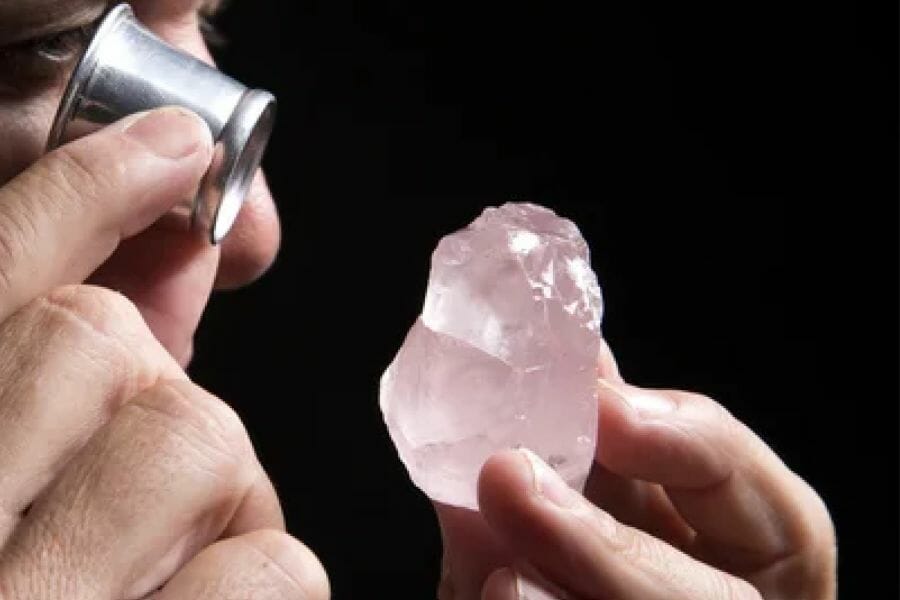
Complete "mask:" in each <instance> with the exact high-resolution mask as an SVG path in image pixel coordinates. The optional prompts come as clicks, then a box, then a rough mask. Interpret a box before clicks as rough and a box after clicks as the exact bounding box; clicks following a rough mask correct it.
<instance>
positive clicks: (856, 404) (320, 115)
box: [193, 0, 898, 598]
mask: <svg viewBox="0 0 900 600" xmlns="http://www.w3.org/2000/svg"><path fill="white" fill-rule="evenodd" d="M232 4H233V6H231V7H230V8H229V10H228V11H227V12H226V13H225V14H224V15H223V16H222V17H221V18H220V19H219V26H220V28H221V30H222V32H223V33H224V35H225V37H226V38H228V40H229V41H228V45H227V46H226V47H224V48H223V49H221V50H220V51H219V52H218V53H217V56H218V58H219V59H220V61H221V63H222V64H223V66H224V68H225V69H226V70H228V71H229V72H231V73H232V74H234V75H235V76H236V77H238V78H239V79H241V80H243V81H245V82H246V83H248V84H251V85H254V86H259V87H265V88H267V89H270V90H272V91H273V92H275V93H276V94H277V95H278V97H279V100H280V116H279V124H278V128H277V132H276V135H275V137H274V139H273V141H272V145H271V146H270V150H269V153H268V157H267V159H266V166H267V169H268V173H269V176H270V180H271V185H272V187H273V189H274V191H275V193H276V196H277V199H278V203H279V207H280V210H281V213H282V216H283V227H284V243H283V249H282V253H281V255H280V258H279V260H278V262H277V263H276V265H275V267H274V268H273V269H272V271H271V272H270V273H269V274H268V275H267V276H266V277H265V278H264V279H262V280H261V281H260V282H259V283H257V284H256V285H254V286H251V287H250V288H248V289H246V290H244V291H241V292H237V293H228V294H223V295H219V296H218V297H216V299H215V300H214V302H213V303H212V306H211V308H210V310H209V313H208V315H207V317H206V320H205V322H204V324H203V325H202V328H201V332H200V334H199V338H198V341H197V354H196V359H195V362H194V366H193V374H194V376H195V377H196V378H197V379H198V381H200V382H201V383H202V384H204V385H205V386H207V387H208V388H210V389H211V390H212V391H214V392H215V393H217V394H218V395H220V396H222V397H223V398H225V399H227V400H228V401H230V402H231V403H233V404H234V405H235V406H236V407H237V408H238V410H239V411H240V412H241V414H242V415H243V416H244V418H245V420H246V423H247V426H248V428H249V429H250V431H251V434H252V436H253V438H254V441H255V443H256V444H257V447H258V451H259V453H260V456H261V458H262V460H263V463H264V464H265V465H266V466H267V468H268V469H269V471H270V472H271V474H272V477H273V479H274V481H275V483H276V485H277V487H278V488H279V491H280V493H281V497H282V500H283V502H284V505H285V510H286V513H287V517H288V520H289V526H290V528H291V531H292V532H293V533H294V534H296V535H297V536H299V537H300V538H301V539H303V540H304V541H305V542H306V543H307V544H308V545H309V546H311V547H312V548H313V549H314V550H315V551H316V552H317V553H318V554H319V556H320V557H321V558H322V560H323V562H324V564H325V566H326V568H327V569H328V571H329V573H330V576H331V580H332V586H333V591H334V597H335V598H405V597H410V598H429V597H433V595H434V589H435V583H436V581H437V576H438V566H439V557H440V544H439V538H438V534H437V529H436V525H435V523H434V519H433V516H432V513H431V510H430V506H429V504H428V503H427V501H426V500H425V499H424V498H423V497H422V495H421V494H419V493H418V492H417V491H416V490H415V489H414V488H413V487H412V486H411V485H410V484H409V482H408V479H407V477H406V474H405V471H404V470H403V468H402V466H401V465H400V463H399V461H398V459H397V457H396V455H395V453H394V450H393V447H392V446H391V445H390V442H389V439H388V437H387V434H386V431H385V429H384V427H383V425H382V422H381V417H380V413H379V411H378V407H377V386H378V378H379V376H380V374H381V372H382V371H383V370H384V368H385V367H386V366H387V364H388V363H389V362H390V360H391V359H392V357H393V355H394V353H395V352H396V350H397V348H398V347H399V345H400V344H401V342H402V340H403V337H404V335H405V332H406V330H407V328H408V327H409V325H410V324H411V323H412V321H413V320H414V319H415V316H416V314H417V313H418V310H419V308H420V306H421V301H422V298H423V295H424V291H425V283H426V277H427V272H428V264H429V262H428V261H429V254H430V252H431V250H432V249H433V247H434V245H435V243H436V242H437V240H438V239H439V237H440V236H442V235H443V234H445V233H448V232H450V231H452V230H454V229H456V228H459V227H461V226H463V225H465V224H467V223H468V222H469V221H471V220H472V219H473V218H474V217H475V216H476V215H477V214H478V213H479V212H480V210H481V209H482V208H483V207H484V206H485V205H493V204H499V203H502V202H505V201H507V200H530V201H534V202H538V203H542V204H545V205H548V206H550V207H553V208H555V209H556V210H557V211H558V212H560V213H561V214H563V215H565V216H568V217H570V218H572V219H573V220H574V221H575V222H576V223H577V224H579V226H580V227H581V228H582V231H583V233H584V234H585V237H586V238H587V239H588V240H589V242H590V244H591V246H592V249H593V264H594V267H595V269H596V271H597V272H598V275H599V277H600V281H601V284H602V286H603V288H604V293H605V298H606V302H607V313H606V318H605V333H606V336H607V338H608V339H609V341H610V344H611V345H612V347H613V350H614V351H615V353H616V355H617V357H618V359H619V362H620V364H621V367H622V369H623V372H624V375H625V376H626V378H628V379H629V380H631V381H633V382H635V383H637V384H640V385H646V386H670V387H679V388H687V389H693V390H697V391H701V392H704V393H707V394H710V395H712V396H713V397H715V398H717V399H718V400H720V401H721V402H722V403H724V404H725V405H726V406H727V407H728V408H729V409H730V410H731V411H732V412H734V413H735V414H736V415H737V416H738V417H739V418H741V419H742V420H744V421H745V422H747V423H748V424H749V425H750V426H751V427H752V428H754V429H755V430H756V431H757V432H759V434H760V435H761V436H762V437H763V438H764V439H765V440H766V441H768V442H769V443H770V444H771V445H772V446H773V447H774V449H775V450H776V451H778V452H779V453H780V455H781V456H782V457H783V458H784V459H785V461H786V462H787V463H788V464H789V465H790V466H791V467H792V468H793V469H794V470H796V471H797V472H798V473H799V474H801V475H802V476H803V477H804V478H806V479H807V480H808V481H810V482H811V483H812V485H813V486H814V487H815V488H816V489H817V490H818V491H819V492H820V493H821V495H822V496H823V497H824V498H825V500H826V502H827V504H828V506H829V508H830V509H831V511H832V514H833V517H834V520H835V522H836V524H837V529H838V536H839V548H840V569H841V588H842V592H843V593H842V596H843V597H847V598H854V597H863V596H862V594H863V591H864V590H876V589H877V590H878V597H890V596H894V597H896V585H897V576H896V573H897V565H898V560H897V558H898V557H897V533H898V521H897V513H898V510H897V509H898V494H897V491H898V489H897V488H898V486H897V482H898V479H897V474H898V464H897V456H898V453H897V435H896V431H897V423H898V388H897V381H898V369H897V367H898V354H897V332H898V321H897V312H898V295H897V281H898V277H897V275H898V264H897V257H898V246H897V223H898V214H897V190H896V177H897V176H896V165H897V118H896V116H897V115H896V107H897V93H896V92H897V90H896V87H897V86H896V74H897V65H896V50H895V34H896V23H897V18H896V15H888V16H881V15H869V14H866V9H864V8H863V7H844V8H841V9H837V8H830V7H825V6H824V5H818V6H816V7H815V8H809V9H807V8H806V7H801V6H799V5H794V4H791V3H783V2H777V3H776V2H757V3H748V4H746V5H733V4H732V3H721V2H720V3H717V4H715V5H703V6H700V5H695V6H692V7H691V6H684V5H682V3H667V4H665V5H662V6H656V5H652V4H649V3H646V2H625V3H574V4H573V3H550V2H534V3H531V4H529V3H522V2H517V3H513V2H506V1H499V2H491V3H476V2H465V1H463V2H453V3H427V2H413V1H411V0H407V1H392V2H356V3H352V2H347V1H344V0H328V1H322V2H274V1H269V2H263V1H257V2H250V1H243V2H233V3H232ZM894 8H895V9H896V6H895V7H894ZM867 22H874V23H875V26H874V27H866V26H865V24H866V23H867ZM892 592H893V593H892Z"/></svg>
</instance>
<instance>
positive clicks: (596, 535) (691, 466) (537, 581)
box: [435, 348, 837, 600]
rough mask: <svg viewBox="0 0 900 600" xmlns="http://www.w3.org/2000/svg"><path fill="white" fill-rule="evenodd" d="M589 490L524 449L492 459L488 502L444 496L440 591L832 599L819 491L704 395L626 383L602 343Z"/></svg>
mask: <svg viewBox="0 0 900 600" xmlns="http://www.w3.org/2000/svg"><path fill="white" fill-rule="evenodd" d="M599 375H600V378H599V380H598V389H599V401H600V414H601V417H602V419H601V427H602V433H601V434H600V435H599V436H598V437H599V440H600V441H599V445H598V448H597V454H596V459H595V464H594V467H593V469H592V473H591V475H590V477H589V479H588V482H587V485H586V489H585V492H584V493H583V494H582V493H579V492H578V491H576V490H573V489H571V488H570V487H569V486H568V485H566V483H565V482H564V481H563V480H562V479H561V478H560V477H559V476H558V475H557V474H556V473H555V471H553V469H552V468H550V467H549V466H547V465H546V464H545V463H544V462H543V461H542V460H541V459H540V458H539V457H537V456H536V455H534V454H532V453H531V452H529V451H528V450H522V451H508V452H502V453H500V454H498V455H495V456H493V457H492V458H491V459H490V460H488V462H487V463H486V464H485V466H484V467H483V468H482V471H481V475H480V478H479V482H478V502H479V508H480V512H479V513H474V512H471V511H466V510H462V509H457V508H452V507H449V506H443V505H436V506H435V508H436V511H437V515H438V519H439V521H440V523H441V530H442V533H443V538H444V548H445V553H444V575H443V579H442V581H441V585H440V588H439V591H438V597H439V598H440V599H441V600H450V599H456V600H460V599H468V598H473V599H475V598H482V599H483V600H518V599H529V600H533V599H539V600H543V599H585V600H586V599H598V600H606V599H615V600H631V599H634V600H638V599H640V600H655V599H657V598H658V599H659V600H680V599H684V600H688V599H690V600H714V599H722V598H733V599H735V600H761V599H766V600H770V599H771V600H774V599H781V598H791V599H805V600H833V599H834V598H835V597H836V594H837V578H836V559H837V549H836V544H835V533H834V527H833V524H832V522H831V518H830V516H829V514H828V511H827V509H826V507H825V505H824V503H823V502H822V500H821V499H820V498H819V496H818V495H817V494H816V493H815V491H814V490H813V489H812V488H811V487H810V486H809V485H807V483H806V482H804V481H803V480H802V479H800V478H799V477H798V476H797V475H796V474H794V473H793V472H791V470H790V469H788V468H787V467H786V466H785V465H784V463H783V462H782V461H781V460H780V459H779V458H778V457H777V456H776V455H775V453H774V452H772V450H771V449H769V448H768V447H767V446H766V445H765V444H764V443H763V442H762V440H760V439H759V438H758V437H757V436H756V435H755V434H754V433H753V432H752V431H750V429H748V428H747V427H746V426H745V425H743V424H742V423H740V422H738V421H737V420H736V419H735V418H734V417H733V416H731V415H730V414H729V413H728V412H727V411H726V410H725V409H724V408H723V407H722V406H720V405H719V404H717V403H716V402H714V401H713V400H711V399H710V398H707V397H705V396H702V395H699V394H694V393H690V392H681V391H674V390H648V389H641V388H638V387H635V386H631V385H629V384H627V383H625V382H624V381H623V380H622V378H621V376H620V375H619V371H618V368H617V367H616V364H615V361H614V359H613V356H612V353H611V352H610V351H609V349H608V348H605V350H604V352H603V356H602V359H601V362H600V366H599Z"/></svg>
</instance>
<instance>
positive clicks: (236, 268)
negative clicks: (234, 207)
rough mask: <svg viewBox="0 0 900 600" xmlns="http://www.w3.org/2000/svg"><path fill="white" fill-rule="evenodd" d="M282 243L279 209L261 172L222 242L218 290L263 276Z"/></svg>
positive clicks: (238, 285)
mask: <svg viewBox="0 0 900 600" xmlns="http://www.w3.org/2000/svg"><path fill="white" fill-rule="evenodd" d="M280 244H281V225H280V222H279V220H278V210H277V209H276V207H275V202H274V200H273V199H272V193H271V192H270V191H269V187H268V184H267V183H266V178H265V176H264V175H263V172H262V171H259V172H257V174H256V178H255V179H254V180H253V185H252V186H251V188H250V192H249V193H248V194H247V199H246V200H245V201H244V206H243V207H242V208H241V212H240V214H239V215H238V218H237V221H236V222H235V224H234V227H233V228H232V230H231V233H230V234H228V237H227V238H225V241H224V242H223V243H222V260H221V262H220V264H219V272H218V274H217V276H216V289H220V290H230V289H235V288H239V287H241V286H244V285H247V284H248V283H250V282H252V281H254V280H256V279H257V278H259V277H260V276H262V275H263V273H265V272H266V271H267V270H268V269H269V267H271V266H272V263H273V262H274V260H275V256H276V255H277V254H278V248H279V246H280Z"/></svg>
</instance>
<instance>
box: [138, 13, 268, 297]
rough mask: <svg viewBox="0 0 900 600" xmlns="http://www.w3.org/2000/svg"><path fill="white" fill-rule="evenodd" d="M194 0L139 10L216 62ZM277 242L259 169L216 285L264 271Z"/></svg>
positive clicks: (231, 284)
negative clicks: (207, 45) (205, 37)
mask: <svg viewBox="0 0 900 600" xmlns="http://www.w3.org/2000/svg"><path fill="white" fill-rule="evenodd" d="M202 4H203V3H202V2H200V1H198V0H169V1H167V2H157V1H155V0H154V1H142V2H138V3H137V4H136V5H135V9H136V11H137V14H138V16H139V17H140V18H141V19H142V20H143V21H144V22H146V23H148V24H150V25H151V27H152V28H153V29H154V31H155V32H156V33H157V34H159V35H160V36H162V37H163V38H164V39H165V40H167V41H168V42H170V43H172V44H174V45H176V46H178V47H179V48H180V49H182V50H184V51H186V52H189V53H190V54H192V55H194V56H195V57H197V58H199V59H200V60H202V61H204V62H206V63H209V64H211V65H214V64H215V61H214V60H213V58H212V56H211V55H210V53H209V50H208V49H207V47H206V42H205V41H204V39H203V36H202V35H201V33H200V28H199V21H198V13H197V9H198V8H200V7H201V6H202ZM280 243H281V225H280V223H279V219H278V210H277V208H276V206H275V201H274V200H273V198H272V193H271V192H270V191H269V186H268V184H267V183H266V178H265V175H264V174H263V172H262V170H259V171H257V173H256V176H255V177H254V180H253V184H252V185H251V187H250V190H249V192H248V193H247V197H246V199H245V201H244V204H243V206H242V207H241V211H240V213H239V214H238V218H237V220H236V221H235V223H234V225H233V226H232V229H231V232H230V233H229V234H228V236H227V237H226V238H225V240H224V242H223V243H222V246H221V251H222V255H221V261H220V263H219V270H218V272H217V274H216V282H215V287H216V289H220V290H230V289H236V288H239V287H241V286H244V285H247V284H248V283H250V282H252V281H254V280H255V279H257V278H259V277H260V276H262V275H263V273H265V272H266V271H267V270H268V269H269V267H270V266H271V265H272V263H273V261H274V260H275V256H276V255H277V254H278V248H279V246H280Z"/></svg>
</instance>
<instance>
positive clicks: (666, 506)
mask: <svg viewBox="0 0 900 600" xmlns="http://www.w3.org/2000/svg"><path fill="white" fill-rule="evenodd" d="M584 496H585V497H586V498H587V499H588V500H590V501H591V502H593V503H594V504H595V505H597V506H598V507H600V508H602V509H603V510H605V511H606V512H608V513H609V514H610V515H612V516H613V517H614V518H615V519H616V520H617V521H619V522H620V523H622V524H624V525H630V526H632V527H635V528H637V529H641V530H643V531H646V532H647V533H649V534H650V535H652V536H653V537H656V538H660V539H662V540H665V541H666V542H668V543H669V544H671V545H673V546H675V547H676V548H679V549H682V550H684V549H687V548H689V547H690V546H691V544H692V543H693V541H694V537H695V536H696V533H695V532H694V530H693V529H692V528H691V527H690V525H688V524H687V523H686V522H685V520H684V519H683V518H682V517H681V515H680V514H678V511H677V510H676V509H675V507H674V506H673V504H672V500H670V499H669V496H668V494H666V492H665V490H664V489H663V487H662V486H661V485H659V484H656V483H650V482H647V481H641V480H638V479H631V478H628V477H622V476H621V475H617V474H616V473H613V472H612V471H610V470H609V469H607V468H606V467H604V466H603V465H601V464H599V463H594V465H593V466H592V467H591V473H590V475H589V476H588V480H587V484H586V485H585V488H584Z"/></svg>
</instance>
